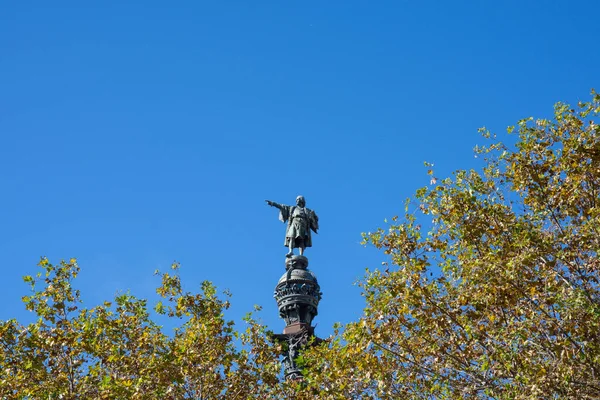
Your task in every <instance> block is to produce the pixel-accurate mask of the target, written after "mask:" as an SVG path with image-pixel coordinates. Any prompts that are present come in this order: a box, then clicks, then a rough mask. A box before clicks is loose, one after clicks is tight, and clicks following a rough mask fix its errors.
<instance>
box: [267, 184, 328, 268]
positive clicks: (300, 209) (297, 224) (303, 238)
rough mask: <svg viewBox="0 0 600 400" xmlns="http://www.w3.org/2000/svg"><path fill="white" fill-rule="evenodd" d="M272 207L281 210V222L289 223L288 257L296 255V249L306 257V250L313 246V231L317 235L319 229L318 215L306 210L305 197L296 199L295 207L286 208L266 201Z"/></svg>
mask: <svg viewBox="0 0 600 400" xmlns="http://www.w3.org/2000/svg"><path fill="white" fill-rule="evenodd" d="M265 201H266V202H267V204H268V205H270V206H271V207H277V208H278V209H279V220H281V221H282V222H287V229H286V231H285V246H287V247H288V248H289V249H290V251H289V253H287V255H286V256H287V257H291V256H292V255H293V254H294V249H295V248H298V249H299V250H298V251H299V252H300V255H304V249H305V248H306V247H311V246H312V240H311V232H310V231H311V229H312V230H313V231H314V232H315V233H317V230H318V229H319V218H318V217H317V214H315V212H314V211H313V210H311V209H309V208H306V207H305V206H306V201H305V200H304V197H303V196H298V197H296V205H295V206H286V205H283V204H277V203H275V202H274V201H270V200H265Z"/></svg>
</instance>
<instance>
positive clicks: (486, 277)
mask: <svg viewBox="0 0 600 400" xmlns="http://www.w3.org/2000/svg"><path fill="white" fill-rule="evenodd" d="M599 112H600V96H599V95H598V94H596V93H592V100H591V101H590V102H587V103H583V102H582V103H579V104H578V106H577V108H576V109H572V108H571V107H570V106H568V105H566V104H561V103H559V104H557V105H556V106H555V110H554V119H553V120H544V119H538V120H534V119H532V118H528V119H524V120H522V121H519V123H518V124H517V126H516V127H509V129H508V131H509V134H515V133H516V134H517V135H518V137H517V138H516V144H515V145H514V147H512V148H511V147H509V146H507V145H505V144H503V143H501V142H499V141H498V140H497V139H496V138H495V137H494V135H492V134H491V133H490V132H488V131H487V130H486V129H482V130H481V132H482V133H483V135H484V136H485V137H486V138H488V139H490V141H491V143H490V144H489V145H487V146H485V147H478V148H476V149H475V151H476V154H477V155H479V156H481V157H483V158H484V160H485V166H484V168H483V169H482V171H475V170H470V171H463V170H460V171H456V172H455V173H454V175H453V176H452V177H451V178H446V179H442V180H438V179H437V178H435V173H434V171H433V170H432V169H430V171H429V174H430V175H431V184H430V186H428V187H424V188H422V189H420V190H418V191H417V194H416V197H415V198H414V199H412V201H409V202H407V204H406V213H405V215H404V217H403V218H402V219H400V218H397V217H394V218H393V220H392V222H391V223H390V224H389V226H388V227H386V228H385V229H379V230H377V231H376V232H373V233H368V234H365V236H364V239H365V242H366V243H369V244H371V245H373V246H375V247H376V248H378V249H381V250H382V251H383V252H384V253H385V254H386V255H388V256H389V265H387V266H384V268H382V269H379V270H374V271H371V272H369V273H368V274H367V276H366V278H365V279H364V282H363V283H362V286H363V289H364V295H365V297H366V301H367V307H366V309H365V310H364V315H363V316H362V317H361V318H360V320H359V321H357V322H355V323H352V324H350V325H348V326H347V327H345V329H344V330H343V333H341V335H340V337H338V338H336V340H334V341H333V342H332V343H331V345H330V346H328V347H323V348H318V349H315V350H314V351H311V352H310V354H306V355H305V358H306V359H307V361H309V362H307V365H308V366H314V367H311V368H310V373H309V374H308V376H309V381H310V384H311V385H312V386H313V387H314V389H315V390H319V391H320V393H322V394H323V395H326V394H330V393H337V395H338V396H339V398H360V397H361V396H365V395H366V396H367V397H372V398H386V399H391V398H398V399H422V398H435V399H439V398H453V399H468V398H493V399H558V398H560V399H565V398H569V399H598V398H600V281H599V279H600V260H599V259H598V251H599V249H600V126H599V125H597V124H595V123H594V122H593V117H597V116H598V113H599ZM348 371H353V372H352V374H349V373H348Z"/></svg>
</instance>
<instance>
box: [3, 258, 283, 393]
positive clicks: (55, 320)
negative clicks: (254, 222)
mask: <svg viewBox="0 0 600 400" xmlns="http://www.w3.org/2000/svg"><path fill="white" fill-rule="evenodd" d="M39 266H40V267H41V268H42V269H43V272H41V273H39V274H38V275H37V277H36V278H34V277H31V276H26V277H24V280H25V281H26V282H28V283H30V284H31V288H32V294H31V295H30V296H26V297H24V298H23V301H24V303H25V305H26V307H27V309H28V310H30V311H32V312H34V313H35V314H36V315H37V316H38V317H39V319H38V320H37V322H34V323H32V324H29V325H27V326H22V325H21V324H19V323H18V322H17V321H16V320H9V321H4V322H1V323H0V371H1V374H0V398H3V399H4V398H7V399H8V398H32V399H59V398H62V399H92V398H93V399H100V398H101V399H136V398H138V399H192V398H193V399H246V398H276V397H273V395H272V394H271V393H280V392H281V391H282V390H285V389H284V388H280V387H279V381H278V375H279V372H280V366H279V363H278V355H277V351H278V348H277V346H276V345H272V344H271V343H270V342H269V341H268V340H267V333H266V331H265V328H264V327H263V326H261V325H260V324H259V323H258V322H257V321H256V320H254V319H253V318H252V315H251V314H249V315H248V316H247V317H246V318H245V320H246V322H247V329H246V330H244V331H241V332H239V331H236V330H235V327H234V323H233V322H232V321H227V320H226V319H225V318H224V314H223V313H224V311H225V310H226V309H227V308H228V307H229V301H224V300H221V299H219V298H218V297H217V292H216V289H215V287H214V286H213V285H212V284H210V283H209V282H204V283H203V284H202V290H201V293H199V294H192V293H186V292H183V290H182V288H181V282H180V278H179V276H178V275H177V271H176V270H177V269H178V268H179V266H178V265H177V264H174V265H173V269H174V270H175V272H174V273H171V274H169V273H163V274H162V284H161V286H160V287H159V288H158V289H157V292H158V294H159V295H160V296H162V297H163V298H164V300H165V301H166V304H165V305H163V304H162V303H158V304H157V305H156V307H155V309H156V311H157V312H158V313H159V314H163V315H166V316H168V317H170V318H176V319H181V321H182V323H181V326H180V327H179V328H177V329H176V331H175V333H174V334H173V335H167V334H165V333H163V332H162V331H161V327H160V326H159V325H157V324H156V323H155V322H153V321H152V319H151V318H150V314H149V310H148V307H147V301H146V300H141V299H137V298H135V297H134V296H132V295H130V294H121V295H118V296H117V297H116V298H115V300H114V304H113V303H111V302H105V303H104V304H102V305H100V306H97V307H94V308H92V309H86V308H81V300H80V295H79V292H78V291H77V290H75V289H73V286H72V283H73V280H74V279H75V278H76V276H77V274H78V272H79V266H78V265H77V263H76V260H74V259H71V260H70V261H69V262H66V261H62V262H61V263H60V265H53V264H51V263H50V262H49V261H48V260H47V259H46V258H42V259H41V261H40V263H39ZM38 281H41V282H42V287H41V289H38V288H37V287H36V286H37V285H36V284H37V283H39V282H38Z"/></svg>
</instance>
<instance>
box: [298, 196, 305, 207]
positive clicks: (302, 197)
mask: <svg viewBox="0 0 600 400" xmlns="http://www.w3.org/2000/svg"><path fill="white" fill-rule="evenodd" d="M296 204H297V205H299V206H300V207H304V206H305V205H306V200H304V196H298V197H296Z"/></svg>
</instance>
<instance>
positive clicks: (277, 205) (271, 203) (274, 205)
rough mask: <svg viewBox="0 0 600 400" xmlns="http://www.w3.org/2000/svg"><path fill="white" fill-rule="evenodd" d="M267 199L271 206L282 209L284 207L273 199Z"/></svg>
mask: <svg viewBox="0 0 600 400" xmlns="http://www.w3.org/2000/svg"><path fill="white" fill-rule="evenodd" d="M265 201H266V202H267V204H268V205H270V206H271V207H275V208H279V209H280V210H281V209H282V207H281V204H278V203H275V202H274V201H271V200H265Z"/></svg>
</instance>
